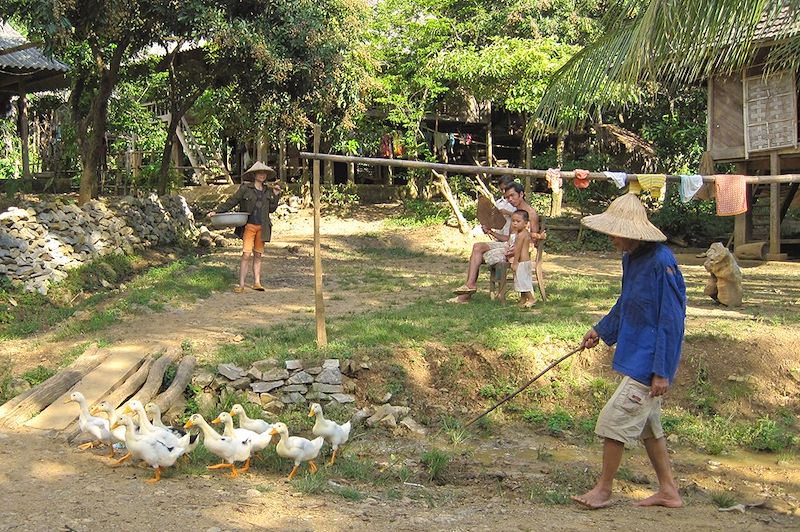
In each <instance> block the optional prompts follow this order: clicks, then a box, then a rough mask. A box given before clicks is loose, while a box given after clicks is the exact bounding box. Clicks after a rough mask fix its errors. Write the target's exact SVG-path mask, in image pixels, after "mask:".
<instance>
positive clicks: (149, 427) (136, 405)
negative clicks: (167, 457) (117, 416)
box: [125, 400, 183, 447]
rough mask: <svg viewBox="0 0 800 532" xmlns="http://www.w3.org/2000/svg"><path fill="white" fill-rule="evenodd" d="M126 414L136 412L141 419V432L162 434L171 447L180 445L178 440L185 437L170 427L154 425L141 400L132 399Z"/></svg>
mask: <svg viewBox="0 0 800 532" xmlns="http://www.w3.org/2000/svg"><path fill="white" fill-rule="evenodd" d="M125 414H127V415H133V414H136V416H137V418H138V419H139V432H140V433H142V434H145V435H146V434H154V435H158V436H161V437H162V438H163V439H164V442H165V443H166V444H167V445H168V446H169V447H175V446H176V445H179V443H178V442H179V440H180V438H181V437H183V435H181V436H178V435H177V434H175V433H174V432H172V431H171V430H169V429H166V428H161V427H156V426H155V425H153V424H152V423H151V422H150V419H149V418H148V417H147V412H145V409H144V405H143V404H142V402H141V401H139V400H133V401H130V402H129V403H128V404H127V405H126V406H125Z"/></svg>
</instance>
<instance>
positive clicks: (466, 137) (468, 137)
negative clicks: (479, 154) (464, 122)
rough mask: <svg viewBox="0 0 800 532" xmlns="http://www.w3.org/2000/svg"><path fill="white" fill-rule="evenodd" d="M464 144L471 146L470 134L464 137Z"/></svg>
mask: <svg viewBox="0 0 800 532" xmlns="http://www.w3.org/2000/svg"><path fill="white" fill-rule="evenodd" d="M464 144H466V145H467V146H469V145H470V144H472V133H467V134H466V135H464Z"/></svg>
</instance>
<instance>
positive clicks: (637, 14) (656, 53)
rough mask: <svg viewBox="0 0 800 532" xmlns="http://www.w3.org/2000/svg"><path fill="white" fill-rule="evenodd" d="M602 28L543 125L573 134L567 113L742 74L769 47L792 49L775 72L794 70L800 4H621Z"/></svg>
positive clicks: (562, 83)
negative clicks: (646, 89) (642, 92)
mask: <svg viewBox="0 0 800 532" xmlns="http://www.w3.org/2000/svg"><path fill="white" fill-rule="evenodd" d="M603 26H604V27H605V28H606V29H607V31H606V33H605V35H603V37H601V38H600V39H599V40H598V41H596V42H595V43H593V44H591V45H589V46H587V47H586V48H584V49H583V50H582V51H581V52H580V53H578V54H576V55H575V56H574V57H573V58H572V59H571V60H570V61H569V62H567V64H565V65H564V67H562V68H561V69H560V70H559V71H557V72H556V73H555V75H554V76H553V78H552V80H551V83H550V85H549V87H548V90H547V91H546V92H545V94H544V96H543V98H542V102H541V104H540V106H539V109H538V111H537V115H538V116H539V117H540V118H541V119H542V120H543V121H544V123H545V124H547V125H549V126H551V127H552V126H556V125H560V126H561V127H564V126H572V125H574V124H565V123H564V122H563V118H562V117H563V113H561V112H560V109H562V108H563V107H565V106H566V107H575V108H578V109H584V110H586V109H589V108H590V107H592V106H599V107H607V106H610V105H615V104H618V103H619V102H620V101H621V100H622V101H624V99H625V94H624V92H625V91H626V90H627V91H632V90H633V89H635V88H636V87H637V86H639V85H640V84H642V83H647V82H655V83H659V84H663V85H665V86H668V87H677V86H682V85H685V84H689V83H695V82H698V81H700V80H703V79H705V78H708V77H709V76H711V75H712V74H719V73H727V72H732V71H735V70H737V69H741V68H742V67H743V66H744V65H746V64H747V63H748V62H750V61H751V60H752V58H753V54H754V52H755V50H756V49H757V48H758V46H759V45H760V43H761V42H763V41H765V39H766V40H769V41H770V42H772V41H777V42H779V43H780V42H785V43H786V44H783V45H782V46H779V47H778V46H776V47H774V50H773V53H771V54H770V56H771V58H772V59H771V61H770V62H769V64H770V65H771V68H774V69H778V68H780V67H781V66H783V67H785V66H787V65H791V64H796V63H797V55H798V54H797V51H798V45H797V44H793V43H795V42H796V41H797V40H798V39H800V33H799V32H798V30H800V0H783V1H781V0H649V1H644V0H638V1H637V0H616V1H615V2H614V3H613V4H612V6H610V8H609V10H608V13H607V15H606V17H605V18H604V21H603ZM792 54H794V55H792ZM773 56H774V57H773Z"/></svg>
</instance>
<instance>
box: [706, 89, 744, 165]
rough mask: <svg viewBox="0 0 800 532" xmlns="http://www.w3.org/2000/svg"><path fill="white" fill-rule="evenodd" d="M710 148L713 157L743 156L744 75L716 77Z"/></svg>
mask: <svg viewBox="0 0 800 532" xmlns="http://www.w3.org/2000/svg"><path fill="white" fill-rule="evenodd" d="M708 121H709V139H708V141H709V142H708V149H709V151H710V152H711V156H712V157H713V158H714V160H717V161H719V160H731V159H741V158H744V114H743V95H742V78H741V76H738V75H736V76H730V77H725V78H714V79H713V81H712V83H711V84H710V91H709V110H708Z"/></svg>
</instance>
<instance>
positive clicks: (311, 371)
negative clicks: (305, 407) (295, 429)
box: [193, 358, 370, 413]
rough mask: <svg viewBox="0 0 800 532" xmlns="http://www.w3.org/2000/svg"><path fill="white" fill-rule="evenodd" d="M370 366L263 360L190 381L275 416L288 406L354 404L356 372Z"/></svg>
mask: <svg viewBox="0 0 800 532" xmlns="http://www.w3.org/2000/svg"><path fill="white" fill-rule="evenodd" d="M369 367H370V364H369V363H367V362H362V363H356V362H354V361H352V360H342V361H340V360H339V359H336V358H328V359H325V360H324V361H323V362H322V365H311V364H306V363H304V362H303V361H302V360H287V361H286V362H284V363H280V362H278V361H277V360H274V359H266V360H259V361H258V362H254V363H253V365H252V366H251V367H250V368H249V369H244V368H241V367H239V366H236V365H234V364H220V365H219V366H217V374H216V375H214V374H211V373H210V372H200V373H198V374H196V375H195V377H194V380H193V382H194V384H195V385H196V386H199V387H201V388H203V389H204V390H205V392H207V393H214V392H218V393H222V392H223V391H224V392H227V393H246V394H247V398H248V400H249V401H250V402H251V403H255V404H260V405H261V406H262V408H264V410H266V411H268V412H273V413H278V412H281V411H282V410H283V409H284V408H286V407H287V406H290V405H302V404H305V403H311V402H317V403H323V404H324V403H326V402H335V403H339V404H346V403H353V402H355V397H354V396H353V395H352V394H353V392H354V391H355V389H356V383H355V377H356V373H357V372H358V371H360V370H364V369H369Z"/></svg>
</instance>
